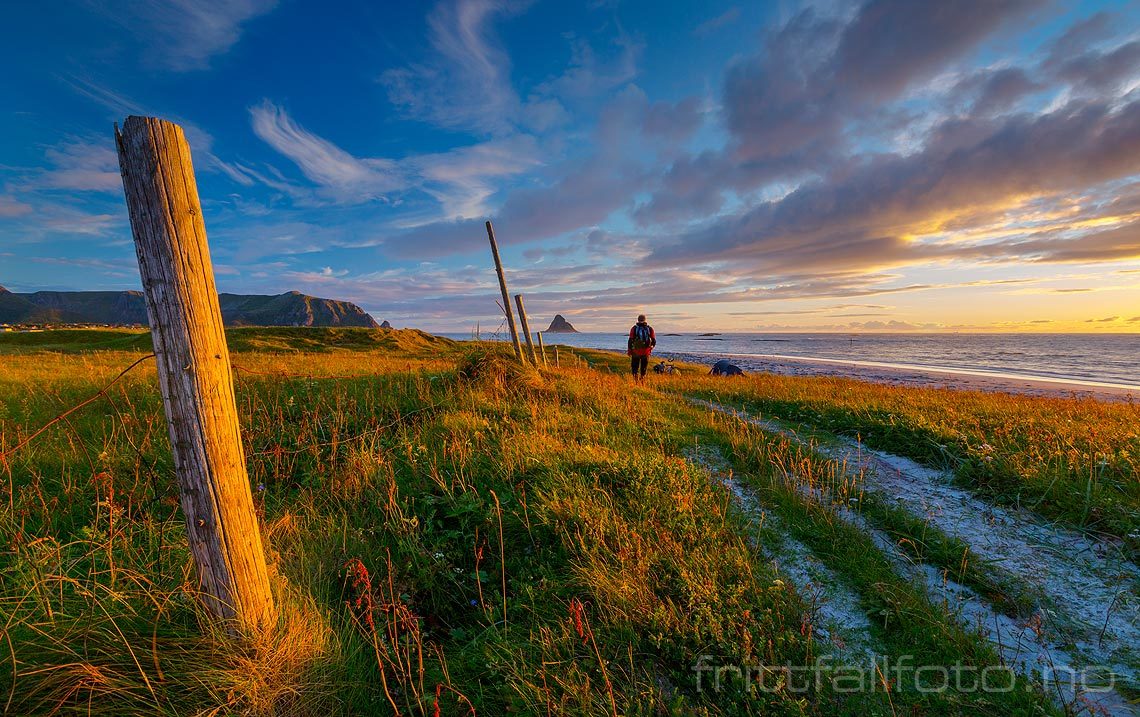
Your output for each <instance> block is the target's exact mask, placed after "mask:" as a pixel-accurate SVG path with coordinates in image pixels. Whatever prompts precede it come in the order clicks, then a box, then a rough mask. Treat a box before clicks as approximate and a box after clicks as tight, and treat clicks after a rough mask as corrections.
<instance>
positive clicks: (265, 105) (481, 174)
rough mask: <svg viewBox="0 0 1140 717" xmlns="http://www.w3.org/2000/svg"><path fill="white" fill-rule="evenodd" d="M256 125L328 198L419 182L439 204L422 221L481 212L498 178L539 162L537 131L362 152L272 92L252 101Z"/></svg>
mask: <svg viewBox="0 0 1140 717" xmlns="http://www.w3.org/2000/svg"><path fill="white" fill-rule="evenodd" d="M250 117H251V120H252V124H253V131H254V133H255V134H256V135H257V136H258V137H260V138H261V139H263V140H265V142H266V143H268V144H269V145H270V146H271V147H273V148H274V149H275V150H277V151H278V152H280V153H281V154H282V155H284V156H285V157H287V158H288V159H290V160H291V161H292V162H293V163H294V164H296V165H297V167H298V168H299V169H300V170H301V173H302V174H304V175H305V177H306V179H308V180H309V181H310V182H312V183H313V184H315V185H317V190H316V191H317V193H318V194H319V195H320V196H322V197H324V198H325V199H327V200H331V201H335V202H341V203H359V202H367V201H372V200H382V201H390V199H391V197H392V196H394V195H397V194H400V193H403V192H407V191H409V190H411V189H419V190H422V191H424V192H426V193H427V194H428V195H430V196H431V197H433V198H434V199H435V200H436V201H437V202H438V204H439V210H438V211H435V212H431V213H430V214H429V215H427V216H425V217H424V218H423V219H422V221H421V222H413V224H412V225H415V224H416V223H422V222H426V221H438V220H440V219H448V220H450V219H465V218H470V217H476V216H482V215H484V214H486V212H487V211H488V207H487V205H486V202H487V200H488V198H489V197H490V196H491V195H492V194H493V193H494V192H495V191H496V190H497V188H498V185H497V181H498V180H502V179H503V178H505V177H510V176H513V175H517V174H519V173H521V172H524V171H527V170H530V169H532V168H534V167H535V166H537V165H538V164H539V160H538V156H539V151H538V146H537V143H536V141H535V140H534V138H533V137H531V136H529V135H524V134H514V135H510V136H506V137H502V138H498V139H491V140H488V141H486V142H482V143H477V144H472V145H466V146H461V147H457V148H455V149H452V150H449V151H447V152H436V153H430V154H421V155H412V156H410V157H406V158H403V159H401V160H392V159H386V158H366V157H356V156H354V155H353V154H351V153H349V152H347V151H345V150H344V149H342V148H340V147H339V146H337V145H336V144H334V143H332V142H330V141H329V140H327V139H325V138H323V137H321V136H319V135H317V134H316V133H314V132H311V131H309V130H308V129H306V128H304V127H302V126H301V125H300V124H298V123H297V122H296V121H295V120H294V119H293V118H292V117H291V116H290V115H289V113H288V112H287V111H286V110H285V109H283V108H281V107H279V106H277V105H275V104H273V103H272V102H270V101H269V100H265V101H263V102H262V103H261V104H259V105H256V106H254V107H251V108H250ZM236 169H237V170H238V171H240V172H242V173H243V176H247V177H252V178H254V179H257V180H258V181H262V182H264V183H267V184H268V185H269V186H274V185H275V184H280V183H281V182H283V181H287V180H284V178H278V179H276V180H273V179H270V178H268V177H266V176H264V174H261V173H258V172H257V171H255V170H253V169H250V168H248V167H244V166H240V165H239V166H238V167H237V168H236Z"/></svg>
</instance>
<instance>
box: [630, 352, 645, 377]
mask: <svg viewBox="0 0 1140 717" xmlns="http://www.w3.org/2000/svg"><path fill="white" fill-rule="evenodd" d="M629 368H630V371H632V372H633V375H634V377H635V378H637V377H641V378H645V369H647V368H649V357H648V356H631V357H630V359H629Z"/></svg>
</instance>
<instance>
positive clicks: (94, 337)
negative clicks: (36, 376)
mask: <svg viewBox="0 0 1140 717" xmlns="http://www.w3.org/2000/svg"><path fill="white" fill-rule="evenodd" d="M226 341H227V343H228V344H229V347H230V351H231V352H235V353H241V352H251V351H258V352H290V353H296V352H321V353H323V352H329V351H369V352H375V351H381V352H387V353H400V354H404V355H425V354H430V353H441V352H447V351H449V350H450V349H452V348H454V346H455V344H456V342H455V341H452V340H451V339H447V338H444V337H442V336H435V335H433V334H429V333H426V332H423V331H420V330H418V329H367V328H356V327H276V326H261V327H243V328H230V329H226ZM151 350H152V346H151V341H150V332H149V331H145V330H133V329H60V330H55V331H35V332H28V333H20V332H9V333H4V334H0V355H3V354H10V353H21V352H43V351H59V352H66V353H86V352H93V351H146V352H149V351H151Z"/></svg>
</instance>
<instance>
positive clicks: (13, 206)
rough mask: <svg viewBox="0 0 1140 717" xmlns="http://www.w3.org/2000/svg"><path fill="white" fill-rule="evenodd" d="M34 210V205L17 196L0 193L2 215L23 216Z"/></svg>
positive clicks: (0, 211) (0, 212) (0, 214)
mask: <svg viewBox="0 0 1140 717" xmlns="http://www.w3.org/2000/svg"><path fill="white" fill-rule="evenodd" d="M31 212H32V205H30V204H26V203H24V202H21V201H20V200H18V199H16V198H15V197H10V196H5V195H3V194H0V217H22V216H24V215H25V214H30V213H31Z"/></svg>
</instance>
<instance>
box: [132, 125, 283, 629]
mask: <svg viewBox="0 0 1140 717" xmlns="http://www.w3.org/2000/svg"><path fill="white" fill-rule="evenodd" d="M115 136H116V141H117V144H118V151H119V168H120V170H121V171H122V175H123V191H124V192H125V194H126V199H127V210H128V212H129V214H130V218H131V230H132V232H133V233H134V238H135V251H136V253H137V254H138V260H139V273H140V274H141V276H142V284H143V289H144V290H145V293H146V308H147V316H148V317H149V318H150V329H151V335H152V337H153V340H154V353H155V357H156V360H157V363H158V383H159V387H160V388H161V389H162V401H163V405H164V407H165V409H166V422H167V426H168V428H169V430H170V445H171V449H172V451H173V453H174V466H175V470H176V472H177V474H178V487H179V493H180V495H181V502H182V511H183V513H184V514H185V517H186V532H187V534H188V537H189V540H190V552H191V553H192V554H193V556H194V563H195V565H196V566H197V572H198V580H199V582H200V584H201V587H202V591H203V593H204V594H205V595H206V602H207V605H208V607H209V608H210V609H211V611H212V612H213V613H214V614H216V615H217V616H219V617H220V618H222V619H223V620H224V621H225V623H226V628H227V629H228V630H229V631H230V632H231V633H247V634H248V633H255V632H258V631H260V630H261V629H263V628H266V627H268V626H270V625H271V624H272V622H273V620H274V615H275V611H274V605H273V594H272V593H271V591H270V588H269V573H268V569H267V566H266V564H265V552H264V550H263V548H262V544H261V531H260V530H259V529H258V525H257V516H256V514H255V513H254V509H253V497H252V495H251V493H250V487H249V476H248V474H247V473H246V466H245V454H244V452H243V451H242V443H241V433H240V429H239V426H238V416H237V405H236V403H235V401H234V386H233V375H232V374H231V371H230V356H229V351H228V349H227V347H226V335H225V332H224V330H223V328H222V313H221V310H220V308H219V306H218V292H217V289H216V288H215V286H214V271H213V267H212V265H211V263H210V252H209V247H208V246H207V244H206V225H205V223H204V222H203V220H202V207H201V204H200V203H199V201H198V186H197V183H196V182H195V181H194V168H193V166H192V164H191V162H190V146H189V145H188V144H187V143H186V138H185V137H184V136H183V134H182V128H181V127H179V126H178V125H175V124H172V123H170V122H167V121H165V120H160V119H155V118H153V117H128V118H127V120H126V122H124V123H123V129H122V132H119V128H118V127H116V128H115Z"/></svg>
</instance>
